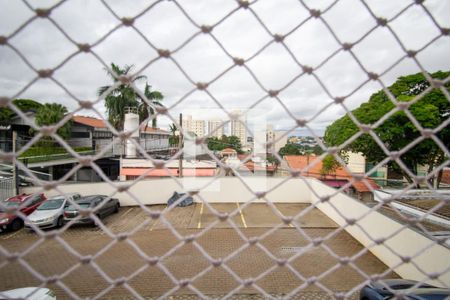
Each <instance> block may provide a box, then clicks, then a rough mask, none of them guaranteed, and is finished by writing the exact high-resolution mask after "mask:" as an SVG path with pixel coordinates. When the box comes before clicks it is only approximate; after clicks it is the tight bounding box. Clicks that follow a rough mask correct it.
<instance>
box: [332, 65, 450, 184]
mask: <svg viewBox="0 0 450 300" xmlns="http://www.w3.org/2000/svg"><path fill="white" fill-rule="evenodd" d="M449 75H450V72H441V71H439V72H436V73H433V74H430V76H431V77H432V78H434V79H440V80H444V79H446V78H447V77H448V76H449ZM429 86H430V83H429V82H428V81H427V80H426V78H425V76H424V75H423V74H422V73H418V74H412V75H408V76H403V77H400V78H398V79H397V81H396V82H395V83H394V84H393V85H391V86H390V87H389V91H390V92H391V93H392V95H393V96H394V97H395V98H396V99H397V101H399V102H409V101H411V100H413V99H415V97H416V96H417V95H418V94H420V93H421V92H423V91H424V90H425V89H426V88H428V87H429ZM449 86H450V84H449V83H448V82H447V83H445V85H444V88H445V89H446V90H447V91H450V88H449ZM394 108H395V105H394V104H393V103H392V102H391V101H390V99H389V98H388V96H387V95H386V93H385V92H384V91H383V90H380V91H378V92H376V93H374V94H373V95H372V96H371V97H370V99H369V101H368V102H366V103H363V104H361V105H360V106H359V107H358V108H357V109H355V110H353V111H352V113H353V115H354V116H355V117H356V119H357V120H358V121H359V122H360V123H362V124H370V125H371V124H374V123H376V122H377V121H378V120H379V119H381V118H382V117H383V116H385V115H386V114H387V113H389V112H390V111H391V110H393V109H394ZM408 110H409V112H410V113H411V114H412V115H413V116H414V118H415V119H416V120H417V122H418V123H419V124H420V125H421V126H422V127H424V128H428V129H434V128H436V127H437V126H439V125H441V124H442V123H444V122H445V120H446V119H447V118H448V113H449V111H450V104H449V102H448V100H447V99H446V97H445V95H444V94H443V92H442V91H441V90H439V89H433V90H431V91H430V92H428V93H426V94H425V95H424V96H423V97H422V98H421V99H420V100H419V101H416V102H415V103H413V104H411V105H410V106H409V108H408ZM358 131H359V128H358V127H357V125H356V124H355V123H354V122H353V121H352V120H351V119H350V117H349V116H348V115H345V116H344V117H342V118H340V119H338V120H337V121H335V122H334V123H333V124H331V125H330V126H328V127H327V129H326V131H325V135H324V140H325V143H326V144H327V146H338V145H341V144H343V143H344V142H345V141H346V140H347V139H349V138H350V137H352V136H353V135H355V134H356V133H357V132H358ZM374 132H375V134H376V135H377V136H378V137H379V138H380V140H381V141H382V142H383V144H384V146H385V147H386V148H387V149H388V150H389V151H390V152H392V151H400V150H402V149H403V148H404V147H406V146H407V145H408V144H410V143H411V142H412V141H414V140H415V139H417V138H418V137H419V136H420V135H421V133H420V131H419V130H418V129H417V128H416V126H414V124H413V123H412V121H411V119H410V118H409V117H408V116H407V114H406V113H405V112H404V111H399V112H396V113H394V114H393V115H392V116H390V117H389V118H388V119H387V120H385V121H384V122H383V123H382V124H381V125H380V126H378V127H377V128H376V129H374ZM436 136H437V137H438V138H439V139H440V140H441V141H442V143H443V144H444V145H449V144H450V128H449V126H446V127H444V128H443V129H441V130H440V131H439V132H438V133H437V134H436ZM345 150H350V151H354V152H361V153H363V154H364V156H365V157H366V160H367V162H369V163H378V162H380V161H382V160H383V159H384V158H386V156H387V154H385V153H384V151H383V150H382V149H381V148H380V146H379V145H378V144H377V143H376V142H375V140H374V139H373V138H372V137H371V136H370V135H369V134H363V135H361V136H360V137H358V138H357V139H356V140H355V141H353V142H352V143H351V144H350V145H348V146H347V147H346V149H345ZM400 158H401V160H402V161H403V163H404V164H405V165H406V166H407V167H408V169H409V170H410V171H411V172H412V173H413V174H417V166H418V165H425V164H426V165H428V168H429V169H428V170H429V171H431V170H433V169H434V168H435V167H436V166H438V165H441V164H442V163H443V162H444V161H445V159H446V158H445V154H444V152H443V151H442V149H441V148H439V147H438V145H437V144H436V143H435V142H434V141H433V140H432V139H430V138H427V139H425V140H423V141H421V142H420V143H418V144H417V145H415V146H414V147H413V148H411V149H409V150H408V151H407V152H406V153H404V154H403V155H402V156H401V157H400ZM447 159H448V158H447ZM388 167H389V168H390V169H391V170H394V171H395V172H397V173H400V174H402V175H403V176H404V177H405V178H406V179H407V180H408V181H409V182H413V181H412V178H411V177H410V176H409V175H408V174H407V172H405V170H403V169H402V168H401V167H400V166H399V165H398V164H397V163H396V162H392V161H391V162H389V165H388ZM440 176H441V175H440ZM440 176H439V177H440ZM439 181H440V178H438V182H439Z"/></svg>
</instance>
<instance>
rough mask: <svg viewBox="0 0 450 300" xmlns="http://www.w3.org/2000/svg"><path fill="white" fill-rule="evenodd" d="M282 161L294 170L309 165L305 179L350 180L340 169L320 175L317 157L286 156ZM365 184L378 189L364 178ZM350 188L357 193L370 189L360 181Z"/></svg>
mask: <svg viewBox="0 0 450 300" xmlns="http://www.w3.org/2000/svg"><path fill="white" fill-rule="evenodd" d="M284 159H285V160H286V161H287V163H288V166H289V167H290V168H292V169H294V170H303V169H305V168H306V167H307V166H308V165H309V169H308V171H305V172H304V173H302V175H303V176H305V177H314V178H317V179H320V180H351V179H352V175H351V174H350V173H348V172H347V170H345V169H344V168H342V167H339V168H337V169H336V171H335V172H334V173H333V174H327V175H322V174H321V173H320V170H321V169H322V161H320V160H319V161H316V160H318V157H317V156H312V155H310V156H307V155H286V156H284ZM365 179H366V181H367V183H368V184H369V185H370V186H371V187H372V189H379V186H378V185H377V184H376V183H375V181H373V180H372V179H370V178H368V177H365ZM352 186H353V187H354V188H355V189H356V190H357V191H358V192H370V191H371V190H370V188H369V187H368V186H367V185H366V183H364V182H362V181H355V182H353V183H352Z"/></svg>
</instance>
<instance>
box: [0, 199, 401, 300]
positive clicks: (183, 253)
mask: <svg viewBox="0 0 450 300" xmlns="http://www.w3.org/2000/svg"><path fill="white" fill-rule="evenodd" d="M146 208H147V209H148V210H151V211H153V212H155V211H161V212H162V211H164V210H165V209H166V206H165V205H154V206H148V207H146ZM213 210H215V211H216V213H217V214H220V216H222V220H220V219H219V218H217V217H216V214H214V213H213V212H212V211H213ZM308 210H309V211H308ZM301 211H304V212H305V211H308V212H307V213H305V214H304V215H302V217H301V218H299V219H298V220H295V221H294V222H293V223H292V224H284V223H282V221H281V219H280V217H279V214H282V215H285V216H295V215H297V214H298V213H299V212H301ZM227 213H228V214H231V215H232V216H231V217H230V218H229V219H227V218H225V217H223V216H226V214H227ZM230 220H231V221H232V222H231V221H230ZM104 224H105V226H106V228H107V229H108V230H110V232H111V233H113V234H119V233H125V232H127V233H129V236H128V237H127V238H124V239H123V240H121V241H116V240H114V239H112V238H111V237H110V236H109V234H108V233H107V232H105V231H104V230H102V228H101V227H92V226H73V227H71V228H68V229H67V230H65V231H64V232H62V233H61V234H60V235H59V237H60V238H61V240H60V239H58V238H48V239H42V238H40V237H39V236H38V235H37V234H35V233H30V232H29V231H27V230H24V229H22V230H19V231H17V232H12V233H11V232H6V233H1V234H0V246H1V248H2V249H4V250H7V251H9V252H10V253H19V252H23V251H26V250H27V249H29V248H30V247H33V250H32V251H28V252H26V253H25V255H24V256H23V258H22V259H16V260H11V259H10V260H9V261H8V260H7V258H6V257H5V255H4V254H3V251H1V252H0V266H1V267H2V268H1V271H0V290H7V289H13V288H18V287H23V286H38V285H40V284H41V281H40V280H39V279H37V278H35V276H34V275H32V274H31V273H30V270H31V271H32V272H37V273H39V274H41V275H42V276H45V277H50V276H56V275H58V276H59V275H61V274H62V275H63V277H62V278H61V280H60V281H58V282H57V283H50V284H48V285H47V286H48V287H50V288H52V289H53V290H54V291H55V292H56V294H57V296H58V298H61V299H65V298H70V293H74V294H76V295H78V296H80V297H94V296H96V295H101V297H100V298H102V299H104V298H106V299H108V298H110V299H123V298H127V297H128V298H129V299H132V298H135V297H134V296H133V294H132V293H131V292H130V290H132V291H135V292H137V293H138V294H140V295H142V296H143V297H148V298H152V297H158V296H161V295H163V294H164V293H166V292H167V291H169V290H171V289H173V288H174V287H176V284H174V282H173V279H174V278H176V280H181V279H193V280H192V282H191V287H194V288H195V289H197V290H198V291H200V292H201V293H203V294H205V295H208V296H212V297H220V296H221V295H226V294H227V293H229V292H231V291H233V290H235V289H236V290H235V293H236V294H240V295H251V294H260V291H261V290H260V289H262V290H264V291H265V292H266V293H268V294H271V295H286V294H288V293H290V292H291V291H293V290H294V289H296V288H297V287H299V286H301V289H300V290H298V291H297V292H298V293H297V297H296V298H298V299H308V298H304V297H306V296H305V295H310V296H311V295H319V296H317V297H316V296H314V298H317V299H327V297H326V293H322V292H323V289H329V290H330V291H334V292H336V291H343V292H346V291H349V290H351V289H352V288H353V287H355V286H357V285H358V284H360V283H361V282H363V281H364V280H365V279H366V278H365V275H364V274H367V275H370V274H381V273H384V272H386V275H387V277H396V275H395V274H392V273H391V272H387V271H386V270H387V267H386V266H385V265H384V264H383V263H382V262H380V261H379V260H378V259H377V258H376V257H375V256H373V255H372V254H371V253H370V252H368V251H367V250H365V249H364V247H363V246H362V245H361V244H359V243H358V242H357V241H356V240H355V239H353V238H352V237H351V236H350V235H349V234H347V233H346V232H345V231H343V230H339V227H338V226H337V224H335V223H334V222H333V221H332V220H330V219H329V218H328V217H326V216H325V215H324V214H323V213H321V212H320V211H319V210H318V209H312V210H310V208H309V205H308V204H276V205H274V206H273V207H270V206H269V205H268V204H264V203H258V204H251V205H249V206H245V205H243V204H242V203H241V204H239V203H227V204H212V205H204V204H195V205H192V206H188V207H184V208H182V207H175V208H173V209H172V210H170V211H165V212H164V214H163V217H160V218H151V217H150V216H149V214H148V213H147V212H146V211H145V210H143V209H142V208H141V207H122V208H121V209H120V211H119V213H118V214H114V215H110V216H108V217H106V218H105V219H104ZM280 224H283V225H282V226H280V228H279V229H277V230H276V231H274V232H273V233H272V234H270V235H267V236H264V238H262V239H260V240H259V241H258V242H257V243H254V244H253V245H250V246H249V245H247V241H245V240H244V239H249V238H252V237H260V236H262V235H263V234H264V233H266V232H267V231H268V230H270V229H271V228H273V227H274V226H277V225H280ZM206 228H208V230H206ZM197 234H199V235H198V236H197V237H196V238H195V243H193V242H184V240H182V237H186V236H190V235H197ZM321 237H327V239H326V241H325V242H324V243H323V244H321V245H317V246H316V247H313V246H312V245H311V243H310V241H309V239H317V238H321ZM204 252H206V253H207V254H208V255H209V256H210V257H211V259H215V260H217V259H221V260H222V261H223V263H222V264H221V265H219V266H216V267H213V266H212V265H211V263H210V262H209V261H208V260H207V259H206V258H205V256H204V255H205V254H204ZM360 252H361V255H360V256H359V257H358V258H357V259H356V260H355V261H354V264H345V265H340V264H339V260H338V259H337V258H336V257H352V256H354V255H356V254H358V253H360ZM77 253H78V254H77ZM77 255H80V256H89V255H91V256H93V257H92V262H91V263H84V264H83V263H82V262H80V259H79V258H78V257H77ZM143 255H145V256H147V257H161V256H163V258H162V259H160V260H159V262H158V264H156V265H152V264H151V263H148V261H146V260H145V259H144V258H143ZM294 255H297V257H296V258H295V259H293V260H292V261H290V262H289V265H282V266H279V265H277V263H276V261H275V259H289V258H290V257H292V256H294ZM28 267H29V268H30V269H27V268H28ZM208 268H209V269H208ZM271 268H273V271H272V272H270V273H268V274H266V276H263V277H259V275H260V274H262V273H264V272H265V271H267V270H268V269H271ZM357 268H358V269H359V270H361V271H362V272H364V273H361V272H358V271H357ZM227 270H232V272H233V273H234V274H235V275H236V276H238V277H239V278H242V279H249V278H253V279H255V285H253V286H252V285H249V286H245V287H239V284H238V281H237V280H236V278H235V277H233V276H232V275H230V273H229V272H228V271H227ZM168 274H170V276H168ZM199 274H200V275H199ZM172 276H173V278H171V277H172ZM299 277H300V278H299ZM302 277H303V279H304V278H311V277H316V278H317V279H318V284H310V285H308V284H306V283H305V281H304V280H302ZM120 278H124V279H125V280H126V282H127V284H125V285H123V284H119V285H118V286H116V287H114V286H112V285H110V284H109V283H108V282H107V279H111V280H117V279H120ZM107 288H109V289H107ZM64 289H66V290H67V291H65V290H64ZM105 289H107V290H106V291H105V292H102V291H104V290H105ZM68 291H69V293H68ZM175 295H185V296H186V295H191V296H190V297H194V298H195V296H192V295H195V292H194V291H192V289H190V288H189V286H187V287H184V288H182V289H179V290H177V291H176V292H175ZM302 295H303V296H302ZM176 297H179V296H176ZM191 299H192V298H191ZM255 299H256V298H255Z"/></svg>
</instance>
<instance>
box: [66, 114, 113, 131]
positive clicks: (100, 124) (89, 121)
mask: <svg viewBox="0 0 450 300" xmlns="http://www.w3.org/2000/svg"><path fill="white" fill-rule="evenodd" d="M72 120H73V121H74V122H76V123H80V124H83V125H86V126H90V127H94V128H106V124H105V121H104V120H102V119H97V118H93V117H85V116H73V118H72Z"/></svg>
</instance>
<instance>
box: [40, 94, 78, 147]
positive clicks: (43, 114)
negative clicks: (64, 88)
mask: <svg viewBox="0 0 450 300" xmlns="http://www.w3.org/2000/svg"><path fill="white" fill-rule="evenodd" d="M66 114H67V108H66V107H65V106H64V105H61V104H58V103H45V104H44V105H42V106H41V107H40V108H39V110H38V111H37V113H36V124H37V125H39V126H46V125H54V124H57V123H58V122H59V121H61V120H62V119H63V118H64V116H65V115H66ZM71 128H72V123H71V121H68V122H66V123H64V125H63V126H61V127H60V128H59V129H58V131H57V133H58V135H59V136H60V137H62V138H63V139H67V138H69V137H70V133H71Z"/></svg>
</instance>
